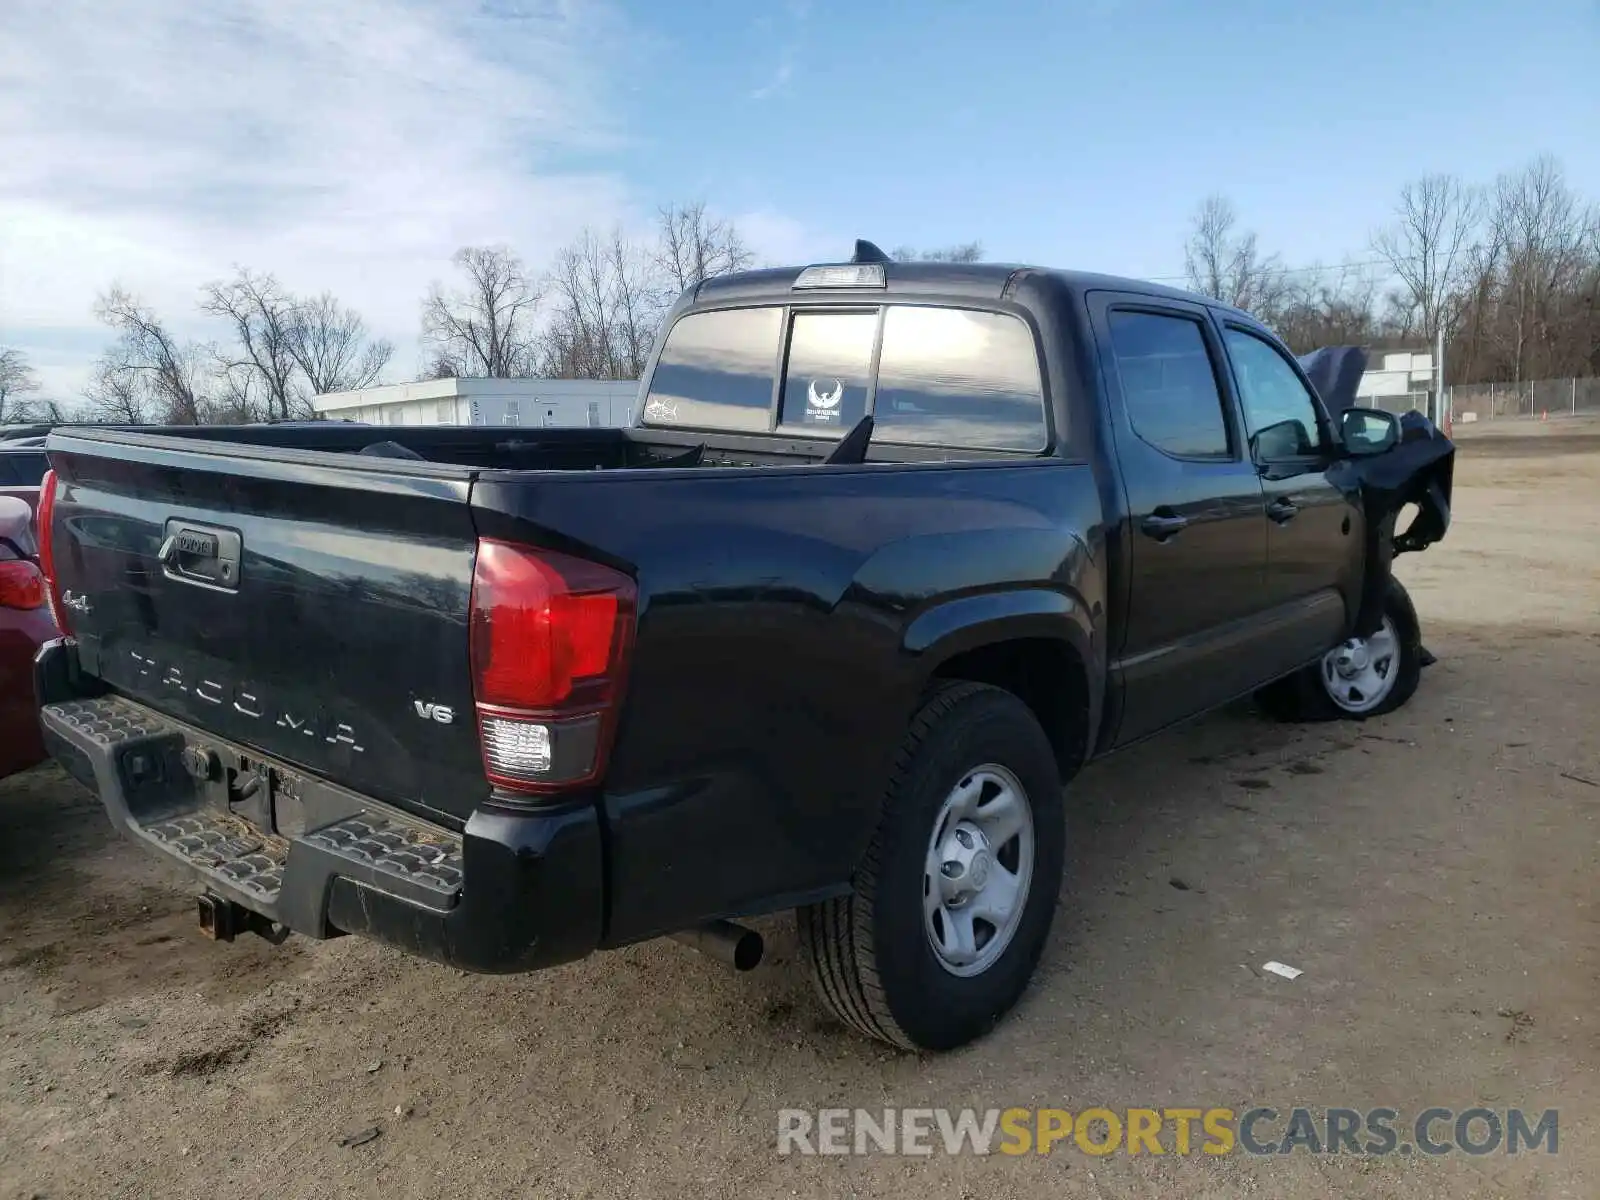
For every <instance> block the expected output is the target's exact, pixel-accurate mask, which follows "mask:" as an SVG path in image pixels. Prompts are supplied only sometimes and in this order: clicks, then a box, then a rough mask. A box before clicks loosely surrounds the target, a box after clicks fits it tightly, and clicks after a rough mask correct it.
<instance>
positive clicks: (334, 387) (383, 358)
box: [288, 292, 394, 396]
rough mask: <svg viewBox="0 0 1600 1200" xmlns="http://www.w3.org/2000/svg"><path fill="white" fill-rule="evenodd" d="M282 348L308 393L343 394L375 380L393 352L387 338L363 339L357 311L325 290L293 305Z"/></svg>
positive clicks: (364, 325)
mask: <svg viewBox="0 0 1600 1200" xmlns="http://www.w3.org/2000/svg"><path fill="white" fill-rule="evenodd" d="M288 348H289V356H290V357H291V358H293V359H294V363H295V365H296V366H297V367H299V368H300V372H301V374H303V375H304V376H305V379H306V383H307V384H308V385H309V386H310V388H311V394H312V395H313V396H321V395H324V394H325V393H328V392H348V391H351V390H353V389H355V388H363V387H367V386H369V385H370V384H373V383H375V382H377V379H378V376H379V375H381V374H382V373H383V368H384V367H385V366H387V365H388V363H389V359H390V357H391V356H392V355H393V354H394V346H393V345H392V344H390V343H389V342H388V341H386V340H384V339H382V338H378V339H374V340H372V341H368V340H367V326H366V322H364V321H363V320H362V319H361V315H360V314H359V313H357V312H354V311H353V310H351V309H348V308H345V307H344V306H343V305H341V304H340V303H339V302H338V301H337V300H336V299H334V297H333V295H332V294H331V293H329V292H323V293H322V294H321V295H320V296H316V297H313V298H312V299H310V300H302V301H300V302H298V303H297V304H295V306H294V312H293V317H292V320H291V321H290V322H289V331H288Z"/></svg>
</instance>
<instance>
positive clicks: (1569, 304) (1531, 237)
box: [1490, 157, 1595, 380]
mask: <svg viewBox="0 0 1600 1200" xmlns="http://www.w3.org/2000/svg"><path fill="white" fill-rule="evenodd" d="M1594 219H1595V218H1594V214H1593V213H1592V211H1589V210H1586V209H1585V208H1584V206H1583V205H1582V204H1581V202H1580V201H1579V199H1578V197H1577V196H1576V195H1575V194H1574V193H1573V191H1572V189H1571V188H1570V187H1568V186H1567V182H1566V177H1565V175H1564V174H1563V172H1562V170H1561V166H1560V164H1559V163H1558V162H1556V160H1555V159H1553V158H1549V157H1544V158H1539V159H1536V160H1535V161H1534V162H1533V163H1531V164H1529V165H1528V166H1527V167H1526V168H1524V169H1523V170H1522V171H1519V172H1516V173H1514V174H1508V175H1502V176H1501V177H1500V179H1499V180H1498V181H1497V182H1496V184H1495V202H1494V209H1493V212H1492V215H1491V218H1490V221H1491V224H1492V225H1493V226H1494V229H1495V238H1496V240H1497V241H1498V242H1499V243H1500V245H1501V246H1502V247H1503V252H1504V260H1505V262H1504V267H1503V282H1502V285H1501V293H1500V302H1499V309H1500V311H1501V316H1502V319H1501V320H1500V321H1499V322H1497V329H1496V334H1497V341H1498V342H1499V344H1500V346H1501V348H1502V352H1503V354H1504V355H1505V357H1506V358H1507V359H1508V360H1509V362H1508V363H1507V366H1508V368H1509V371H1510V375H1511V378H1512V379H1513V380H1521V379H1525V378H1536V377H1538V376H1539V375H1542V374H1556V373H1560V372H1564V371H1566V370H1568V369H1576V368H1577V367H1578V365H1579V364H1578V363H1577V362H1575V361H1573V359H1574V355H1573V354H1572V353H1571V351H1572V349H1573V342H1574V339H1573V338H1572V337H1571V336H1570V335H1571V333H1572V332H1573V331H1572V330H1571V328H1570V326H1571V324H1572V322H1573V318H1574V317H1575V316H1578V315H1579V313H1580V312H1581V310H1582V309H1583V308H1585V307H1588V305H1586V304H1585V303H1584V299H1583V298H1582V297H1581V296H1580V295H1579V291H1580V288H1579V284H1580V281H1581V280H1582V278H1583V277H1584V274H1585V268H1586V267H1587V266H1588V265H1589V261H1588V260H1586V255H1585V251H1586V250H1587V248H1588V239H1589V231H1590V222H1591V221H1592V220H1594ZM1589 303H1590V304H1592V300H1591V301H1590V302H1589ZM1589 316H1590V319H1592V309H1590V312H1589Z"/></svg>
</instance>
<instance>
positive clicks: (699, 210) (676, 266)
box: [653, 201, 755, 292]
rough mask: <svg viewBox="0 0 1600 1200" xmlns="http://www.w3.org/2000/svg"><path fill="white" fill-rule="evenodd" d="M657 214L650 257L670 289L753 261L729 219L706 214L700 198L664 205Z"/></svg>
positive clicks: (682, 288) (691, 283) (753, 255)
mask: <svg viewBox="0 0 1600 1200" xmlns="http://www.w3.org/2000/svg"><path fill="white" fill-rule="evenodd" d="M658 215H659V229H658V242H657V247H656V250H655V253H654V255H653V258H654V260H655V263H656V266H657V267H659V268H660V270H661V272H662V274H663V275H664V276H665V281H666V285H667V286H668V287H670V288H672V289H673V290H674V292H681V291H683V290H684V289H685V288H691V287H694V286H696V285H697V284H699V283H700V282H701V281H702V280H706V279H711V278H713V277H715V276H717V275H727V274H730V273H731V272H733V271H742V270H744V269H745V268H746V267H748V266H749V265H750V264H751V263H752V262H754V261H755V254H754V253H753V252H752V251H751V250H750V248H749V247H748V246H746V245H745V244H744V239H743V238H741V237H740V236H739V231H738V229H736V228H735V227H734V225H733V222H731V221H727V220H719V219H715V218H713V217H711V216H708V215H707V213H706V206H705V204H704V202H701V201H696V202H695V203H693V204H672V205H667V206H666V207H664V208H662V209H661V210H660V212H659V214H658Z"/></svg>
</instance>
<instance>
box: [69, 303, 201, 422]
mask: <svg viewBox="0 0 1600 1200" xmlns="http://www.w3.org/2000/svg"><path fill="white" fill-rule="evenodd" d="M95 315H96V316H98V317H99V318H100V320H102V321H103V322H105V323H106V324H107V325H109V326H110V327H111V328H112V329H114V330H116V331H117V335H118V336H117V340H116V341H115V342H113V343H112V344H111V346H110V347H109V348H108V349H107V350H106V352H105V354H104V355H102V356H101V359H100V362H99V364H98V366H97V367H96V370H95V378H94V381H93V382H92V383H91V385H90V388H89V393H88V395H89V400H90V403H91V404H92V405H93V407H94V408H95V409H96V410H97V411H98V412H99V413H101V414H102V415H103V416H105V417H107V418H108V419H111V420H115V421H123V422H128V423H130V424H142V423H144V422H145V421H147V420H148V419H149V418H150V417H151V416H152V415H153V416H155V417H156V418H158V419H160V420H162V421H164V422H166V423H167V424H170V425H198V424H200V422H201V421H202V420H203V419H204V418H205V416H206V410H207V409H208V408H209V401H208V399H207V397H206V396H205V394H204V390H203V380H204V378H205V373H204V371H203V369H202V366H201V364H202V361H203V359H204V357H205V356H206V353H207V348H205V347H200V346H196V345H194V344H193V343H179V342H178V340H177V339H176V338H174V337H173V336H172V334H171V333H169V332H168V331H167V328H166V326H164V325H163V324H162V323H161V320H160V318H158V317H157V316H156V314H155V312H154V311H153V310H152V309H150V308H149V307H148V306H147V305H145V304H144V303H142V302H141V301H140V300H138V299H137V298H136V297H135V296H133V295H132V294H130V293H129V292H127V291H125V290H124V289H123V288H121V287H117V286H113V287H112V289H111V290H110V291H109V292H107V293H106V294H105V295H103V296H101V297H100V298H99V299H98V300H97V301H96V303H95Z"/></svg>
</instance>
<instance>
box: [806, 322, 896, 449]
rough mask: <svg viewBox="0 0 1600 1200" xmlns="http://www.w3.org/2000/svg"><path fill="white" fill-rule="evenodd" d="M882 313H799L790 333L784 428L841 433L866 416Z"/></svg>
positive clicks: (810, 431)
mask: <svg viewBox="0 0 1600 1200" xmlns="http://www.w3.org/2000/svg"><path fill="white" fill-rule="evenodd" d="M877 338H878V312H877V310H876V309H873V310H871V311H869V312H799V313H796V314H795V316H794V322H793V325H792V327H791V330H790V333H789V364H788V369H787V371H785V373H784V379H783V409H782V411H783V421H782V423H783V426H784V427H785V428H786V429H787V428H790V427H793V426H799V427H800V429H801V430H802V431H804V432H808V433H828V432H835V433H842V432H843V431H845V430H847V429H849V428H850V427H851V426H852V425H854V424H855V423H856V422H857V421H859V420H861V418H862V416H863V415H864V414H865V413H866V411H867V392H868V391H869V390H870V387H871V384H872V347H873V343H874V342H876V341H877Z"/></svg>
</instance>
